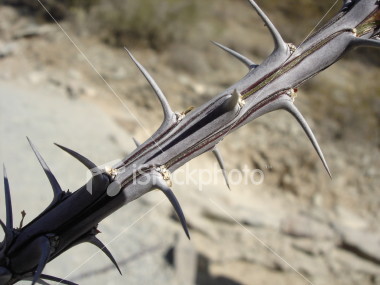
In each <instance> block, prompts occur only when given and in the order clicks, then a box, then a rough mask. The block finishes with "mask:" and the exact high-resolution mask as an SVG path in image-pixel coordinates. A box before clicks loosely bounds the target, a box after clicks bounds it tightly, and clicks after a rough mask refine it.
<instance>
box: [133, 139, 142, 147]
mask: <svg viewBox="0 0 380 285" xmlns="http://www.w3.org/2000/svg"><path fill="white" fill-rule="evenodd" d="M132 139H133V142H134V143H135V145H136V147H139V146H140V145H141V144H140V143H139V142H138V141H137V140H136V139H135V138H132Z"/></svg>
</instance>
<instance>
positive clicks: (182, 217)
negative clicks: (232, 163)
mask: <svg viewBox="0 0 380 285" xmlns="http://www.w3.org/2000/svg"><path fill="white" fill-rule="evenodd" d="M165 184H166V182H162V183H161V182H158V183H157V184H156V185H155V186H156V187H157V188H158V189H160V190H161V191H162V192H163V193H164V194H165V196H166V197H167V198H168V199H169V201H170V203H171V204H172V206H173V208H174V210H175V212H176V214H177V216H178V218H179V220H180V222H181V224H182V227H183V230H184V231H185V233H186V236H187V238H188V239H190V234H189V230H188V229H187V223H186V218H185V215H184V214H183V211H182V208H181V205H180V204H179V202H178V200H177V198H176V196H175V195H174V193H173V191H172V190H171V189H170V188H169V187H168V186H166V185H165Z"/></svg>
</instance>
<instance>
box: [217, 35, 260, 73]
mask: <svg viewBox="0 0 380 285" xmlns="http://www.w3.org/2000/svg"><path fill="white" fill-rule="evenodd" d="M211 42H212V43H213V44H214V45H216V46H218V47H220V48H221V49H222V50H224V51H225V52H227V53H229V54H230V55H232V56H233V57H235V58H236V59H238V60H239V61H240V62H242V63H243V64H244V65H245V66H247V67H248V69H249V70H251V69H255V68H256V67H257V66H258V65H257V64H255V63H254V62H253V61H252V60H250V59H249V58H247V57H245V56H244V55H242V54H240V53H238V52H237V51H234V50H233V49H230V48H228V47H226V46H224V45H222V44H220V43H217V42H214V41H211Z"/></svg>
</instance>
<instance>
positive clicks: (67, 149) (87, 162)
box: [54, 143, 102, 175]
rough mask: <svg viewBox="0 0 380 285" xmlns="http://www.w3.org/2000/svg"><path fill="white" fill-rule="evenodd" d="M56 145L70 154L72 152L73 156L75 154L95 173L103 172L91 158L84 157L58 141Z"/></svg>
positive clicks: (75, 156)
mask: <svg viewBox="0 0 380 285" xmlns="http://www.w3.org/2000/svg"><path fill="white" fill-rule="evenodd" d="M54 144H55V145H56V146H58V147H59V148H60V149H62V150H64V151H65V152H67V153H68V154H70V155H71V156H73V157H74V158H76V159H77V160H79V161H80V162H81V163H83V164H84V166H86V167H87V168H88V169H89V170H90V171H91V172H92V174H93V175H98V174H101V173H102V171H101V170H100V169H99V168H98V167H97V166H96V164H95V163H93V162H92V161H91V160H89V159H88V158H86V157H84V156H83V155H81V154H79V153H77V152H75V151H73V150H71V149H69V148H67V147H64V146H62V145H59V144H57V143H54Z"/></svg>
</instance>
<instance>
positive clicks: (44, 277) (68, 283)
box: [40, 274, 78, 285]
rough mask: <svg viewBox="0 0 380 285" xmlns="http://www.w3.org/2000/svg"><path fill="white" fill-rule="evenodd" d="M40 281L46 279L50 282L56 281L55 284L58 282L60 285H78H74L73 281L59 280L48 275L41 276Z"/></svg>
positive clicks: (75, 284)
mask: <svg viewBox="0 0 380 285" xmlns="http://www.w3.org/2000/svg"><path fill="white" fill-rule="evenodd" d="M40 279H46V280H50V281H55V282H58V283H61V284H66V285H78V284H77V283H74V282H71V281H68V280H65V279H62V278H59V277H55V276H51V275H46V274H41V275H40Z"/></svg>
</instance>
